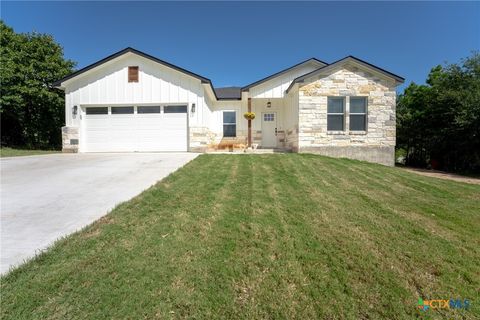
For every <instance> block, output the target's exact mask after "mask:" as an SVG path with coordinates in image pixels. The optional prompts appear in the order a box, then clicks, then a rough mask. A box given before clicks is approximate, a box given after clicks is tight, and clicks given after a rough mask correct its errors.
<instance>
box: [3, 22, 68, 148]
mask: <svg viewBox="0 0 480 320" xmlns="http://www.w3.org/2000/svg"><path fill="white" fill-rule="evenodd" d="M74 66H75V63H74V62H73V61H71V60H67V59H65V58H64V57H63V49H62V47H61V46H60V45H58V44H57V43H56V42H55V40H54V39H53V37H52V36H51V35H48V34H41V33H35V32H33V33H16V32H14V30H13V29H12V28H10V27H8V26H7V25H6V24H5V23H4V22H3V21H1V20H0V117H1V134H2V136H1V144H2V146H9V147H20V148H28V149H58V148H61V146H62V137H61V133H60V128H61V127H62V126H63V125H64V123H65V98H64V93H63V92H61V91H59V90H57V89H53V88H51V84H52V83H53V82H55V81H56V80H58V79H61V78H63V77H64V76H66V75H68V74H69V73H71V72H72V71H73V67H74Z"/></svg>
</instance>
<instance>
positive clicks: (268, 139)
mask: <svg viewBox="0 0 480 320" xmlns="http://www.w3.org/2000/svg"><path fill="white" fill-rule="evenodd" d="M276 146H277V113H276V112H264V113H262V147H263V148H275V147H276Z"/></svg>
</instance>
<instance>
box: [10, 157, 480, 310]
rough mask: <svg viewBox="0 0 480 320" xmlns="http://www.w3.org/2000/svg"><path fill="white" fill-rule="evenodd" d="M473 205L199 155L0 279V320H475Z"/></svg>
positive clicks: (392, 172)
mask: <svg viewBox="0 0 480 320" xmlns="http://www.w3.org/2000/svg"><path fill="white" fill-rule="evenodd" d="M479 203H480V186H478V185H467V184H462V183H457V182H452V181H447V180H439V179H434V178H429V177H423V176H419V175H416V174H413V173H409V172H405V171H403V170H401V169H398V168H389V167H383V166H380V165H374V164H367V163H363V162H358V161H351V160H338V159H330V158H326V157H320V156H313V155H302V154H276V155H262V156H260V155H202V156H200V157H198V158H197V159H196V160H194V161H193V162H191V163H189V164H188V165H187V166H186V167H184V168H182V169H181V170H179V171H178V172H176V173H174V174H173V175H171V176H170V177H168V178H167V179H166V180H164V181H163V182H161V183H159V184H157V185H156V186H155V187H152V188H151V189H149V190H147V191H146V192H144V193H143V194H141V195H140V196H138V197H136V198H135V199H133V200H132V201H129V202H127V203H124V204H122V205H120V206H119V207H117V208H116V209H115V210H114V211H113V212H111V213H110V214H109V215H107V216H106V217H105V218H103V219H101V220H100V221H98V222H97V223H95V224H93V225H92V226H90V227H89V228H87V229H86V230H84V231H82V232H80V233H77V234H75V235H73V236H71V237H69V238H67V239H65V240H62V241H60V242H58V243H57V244H56V245H55V246H54V247H53V248H52V249H51V250H50V251H48V252H47V253H45V254H42V255H41V256H39V257H38V258H37V259H36V260H34V261H31V262H29V263H27V264H26V265H24V266H22V267H20V268H19V269H16V270H14V271H13V272H11V273H10V274H8V275H7V276H6V277H4V278H3V279H2V285H1V291H2V308H1V315H2V318H3V319H25V318H29V319H40V318H50V319H57V318H89V319H102V318H117V319H118V318H130V319H138V318H145V319H154V318H160V319H170V318H171V319H182V318H196V319H211V318H222V319H236V318H244V319H260V318H270V319H279V318H286V319H291V318H298V319H314V318H316V319H367V318H368V319H412V318H414V317H416V316H418V315H422V316H424V317H426V318H436V319H446V318H449V319H450V318H456V319H457V318H463V319H478V316H479V314H480V305H479V303H478V288H479V287H480V278H479V273H478V271H479V269H478V261H480V249H479V248H480V246H479V243H480V234H479V232H478V230H479V229H480V219H479V212H480V205H479ZM419 298H423V299H450V298H460V299H470V301H472V304H471V308H470V309H469V310H429V311H426V312H425V311H420V310H419V309H418V308H417V302H418V299H419Z"/></svg>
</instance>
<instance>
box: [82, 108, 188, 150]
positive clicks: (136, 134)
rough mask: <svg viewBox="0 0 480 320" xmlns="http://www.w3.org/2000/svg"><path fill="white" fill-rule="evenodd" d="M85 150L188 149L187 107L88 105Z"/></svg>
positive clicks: (85, 117)
mask: <svg viewBox="0 0 480 320" xmlns="http://www.w3.org/2000/svg"><path fill="white" fill-rule="evenodd" d="M84 111H85V112H84V114H83V119H82V137H81V140H80V150H81V151H83V152H117V151H118V152H122V151H140V152H141V151H187V106H138V107H137V106H135V107H86V108H85V110H84Z"/></svg>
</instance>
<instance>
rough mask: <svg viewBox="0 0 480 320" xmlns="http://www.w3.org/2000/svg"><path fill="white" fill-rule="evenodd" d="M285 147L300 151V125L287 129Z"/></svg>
mask: <svg viewBox="0 0 480 320" xmlns="http://www.w3.org/2000/svg"><path fill="white" fill-rule="evenodd" d="M285 148H287V149H290V150H291V151H292V152H298V126H294V127H293V128H291V129H287V130H285Z"/></svg>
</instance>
